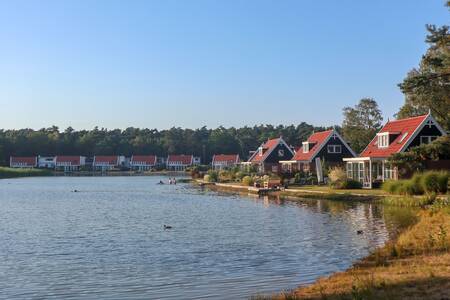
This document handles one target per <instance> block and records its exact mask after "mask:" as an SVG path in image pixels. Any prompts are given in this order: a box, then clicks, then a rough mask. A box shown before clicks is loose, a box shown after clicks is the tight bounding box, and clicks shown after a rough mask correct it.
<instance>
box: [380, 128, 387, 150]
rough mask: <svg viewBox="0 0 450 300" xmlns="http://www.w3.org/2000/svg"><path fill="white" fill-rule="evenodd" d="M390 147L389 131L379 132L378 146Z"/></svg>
mask: <svg viewBox="0 0 450 300" xmlns="http://www.w3.org/2000/svg"><path fill="white" fill-rule="evenodd" d="M387 147H389V132H382V133H379V134H378V148H387Z"/></svg>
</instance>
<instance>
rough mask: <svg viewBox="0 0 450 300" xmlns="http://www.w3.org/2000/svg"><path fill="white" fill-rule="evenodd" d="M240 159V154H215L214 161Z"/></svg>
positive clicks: (231, 161) (234, 160)
mask: <svg viewBox="0 0 450 300" xmlns="http://www.w3.org/2000/svg"><path fill="white" fill-rule="evenodd" d="M238 161H239V155H238V154H214V156H213V159H212V162H213V164H214V163H217V162H219V163H237V162H238Z"/></svg>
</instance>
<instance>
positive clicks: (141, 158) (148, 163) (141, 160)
mask: <svg viewBox="0 0 450 300" xmlns="http://www.w3.org/2000/svg"><path fill="white" fill-rule="evenodd" d="M156 160H157V158H156V155H133V156H131V159H130V166H131V168H133V169H139V170H149V169H151V168H153V167H155V166H156Z"/></svg>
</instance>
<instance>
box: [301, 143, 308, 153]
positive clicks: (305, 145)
mask: <svg viewBox="0 0 450 300" xmlns="http://www.w3.org/2000/svg"><path fill="white" fill-rule="evenodd" d="M302 148H303V153H308V152H309V142H303V143H302Z"/></svg>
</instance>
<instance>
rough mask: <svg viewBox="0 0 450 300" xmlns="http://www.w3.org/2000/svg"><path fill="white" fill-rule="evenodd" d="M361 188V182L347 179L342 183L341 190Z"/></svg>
mask: <svg viewBox="0 0 450 300" xmlns="http://www.w3.org/2000/svg"><path fill="white" fill-rule="evenodd" d="M360 188H362V184H361V182H359V181H357V180H353V179H347V180H345V181H343V182H342V184H341V189H360Z"/></svg>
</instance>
